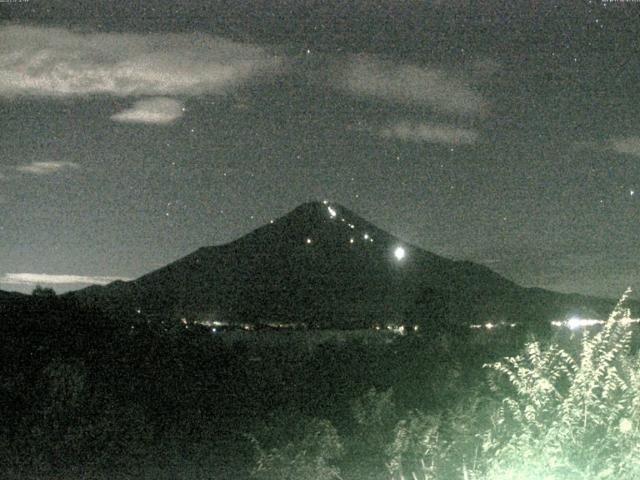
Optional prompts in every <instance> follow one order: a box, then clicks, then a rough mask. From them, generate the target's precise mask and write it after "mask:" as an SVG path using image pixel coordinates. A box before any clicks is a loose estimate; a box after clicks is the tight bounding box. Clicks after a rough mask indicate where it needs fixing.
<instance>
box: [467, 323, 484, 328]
mask: <svg viewBox="0 0 640 480" xmlns="http://www.w3.org/2000/svg"><path fill="white" fill-rule="evenodd" d="M469 328H474V329H479V328H482V325H478V324H473V325H469Z"/></svg>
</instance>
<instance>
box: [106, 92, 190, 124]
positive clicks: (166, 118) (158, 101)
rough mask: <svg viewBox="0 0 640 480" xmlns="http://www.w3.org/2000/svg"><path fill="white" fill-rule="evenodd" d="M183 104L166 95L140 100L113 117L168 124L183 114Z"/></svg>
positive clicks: (129, 120) (137, 121)
mask: <svg viewBox="0 0 640 480" xmlns="http://www.w3.org/2000/svg"><path fill="white" fill-rule="evenodd" d="M183 111H184V110H183V104H182V103H181V102H179V101H177V100H174V99H172V98H166V97H155V98H148V99H145V100H139V101H137V102H136V103H134V104H133V107H131V108H128V109H126V110H124V111H122V112H120V113H117V114H115V115H113V116H112V117H111V120H114V121H116V122H129V123H151V124H160V125H164V124H168V123H171V122H173V121H175V120H177V119H178V118H180V117H181V116H182V114H183Z"/></svg>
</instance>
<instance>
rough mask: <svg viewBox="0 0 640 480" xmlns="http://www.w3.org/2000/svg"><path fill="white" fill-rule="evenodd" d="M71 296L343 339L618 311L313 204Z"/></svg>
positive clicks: (124, 307) (603, 302)
mask: <svg viewBox="0 0 640 480" xmlns="http://www.w3.org/2000/svg"><path fill="white" fill-rule="evenodd" d="M398 248H401V249H403V251H404V253H405V256H404V258H402V259H398V258H397V257H396V256H395V253H396V250H397V249H398ZM67 295H68V296H69V297H72V298H75V299H77V300H79V301H80V302H82V303H88V304H91V305H98V306H100V307H102V308H106V309H110V310H126V311H129V312H131V311H139V312H140V313H141V314H142V315H154V314H157V315H166V314H170V315H171V316H173V317H176V318H181V317H187V318H189V319H210V320H215V319H217V320H221V321H228V322H257V323H269V322H280V323H291V322H295V323H305V324H307V325H309V326H314V327H344V328H349V327H361V326H371V325H373V324H389V323H403V322H409V323H411V324H423V325H424V324H426V325H433V324H434V323H435V324H446V325H459V324H461V323H482V322H494V323H497V322H500V321H507V322H511V321H527V322H530V321H541V322H543V321H547V320H549V319H552V318H557V317H563V316H566V315H568V314H571V313H589V314H592V315H593V314H597V315H599V316H606V314H607V313H608V312H609V311H610V309H611V307H612V306H613V304H614V302H613V301H610V300H602V299H595V298H590V297H584V296H580V295H564V294H558V293H554V292H550V291H546V290H542V289H537V288H523V287H520V286H518V285H517V284H515V283H514V282H512V281H510V280H508V279H506V278H504V277H502V276H500V275H498V274H496V273H495V272H493V271H491V270H490V269H488V268H486V267H484V266H482V265H477V264H474V263H472V262H468V261H454V260H451V259H447V258H444V257H441V256H438V255H435V254H433V253H429V252H427V251H425V250H422V249H421V248H419V247H416V246H414V245H410V244H408V243H406V242H403V241H402V240H400V239H399V238H397V237H394V236H393V235H391V234H389V233H387V232H385V231H383V230H381V229H379V228H377V227H375V226H374V225H372V224H370V223H369V222H367V221H366V220H364V219H362V218H361V217H359V216H358V215H357V214H355V213H353V212H351V211H349V210H348V209H346V208H344V207H342V206H340V205H337V204H332V203H324V202H311V203H305V204H303V205H301V206H299V207H298V208H296V209H295V210H293V211H292V212H290V213H289V214H287V215H285V216H284V217H282V218H279V219H277V220H275V221H273V222H271V223H270V224H267V225H265V226H263V227H260V228H258V229H257V230H255V231H253V232H251V233H249V234H247V235H246V236H244V237H242V238H239V239H238V240H235V241H233V242H231V243H228V244H225V245H220V246H213V247H204V248H200V249H199V250H197V251H195V252H193V253H191V254H189V255H187V256H186V257H184V258H181V259H180V260H177V261H176V262H173V263H171V264H169V265H167V266H166V267H163V268H160V269H158V270H156V271H153V272H151V273H149V274H147V275H144V276H142V277H140V278H138V279H136V280H133V281H130V282H121V281H118V282H114V283H111V284H109V285H107V286H93V287H89V288H86V289H83V290H79V291H76V292H71V293H69V294H67Z"/></svg>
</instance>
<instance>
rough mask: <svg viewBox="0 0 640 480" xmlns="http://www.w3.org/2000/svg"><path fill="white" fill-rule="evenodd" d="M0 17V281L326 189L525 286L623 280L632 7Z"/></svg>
mask: <svg viewBox="0 0 640 480" xmlns="http://www.w3.org/2000/svg"><path fill="white" fill-rule="evenodd" d="M131 4H135V5H131ZM0 19H2V20H1V22H2V23H0V119H1V120H0V288H2V289H4V290H19V291H27V292H28V291H30V290H31V289H33V287H34V285H35V284H36V283H39V284H42V285H46V286H52V287H53V288H55V289H56V291H59V292H62V291H65V290H69V289H74V288H80V287H82V286H84V285H85V284H86V282H97V283H105V282H107V281H109V280H111V279H113V278H136V277H138V276H140V275H142V274H144V273H147V272H149V271H151V270H154V269H156V268H158V267H161V266H163V265H166V264H167V263H169V262H172V261H174V260H176V259H178V258H180V257H182V256H184V255H186V254H188V253H190V252H191V251H193V250H195V249H197V248H198V247H201V246H208V245H216V244H222V243H226V242H229V241H231V240H234V239H236V238H238V237H240V236H242V235H244V234H246V233H248V232H249V231H251V230H253V229H255V228H257V227H259V226H261V225H263V224H265V223H268V222H269V220H271V219H273V218H277V217H278V216H281V215H283V214H285V213H287V212H288V211H289V210H291V209H293V208H295V207H296V206H297V205H298V204H300V203H302V202H305V201H309V200H324V199H328V200H330V201H332V202H335V203H338V204H342V205H344V206H345V207H347V208H349V209H351V210H353V211H355V212H357V213H358V214H360V215H361V216H363V217H364V218H366V219H368V220H370V221H371V222H372V223H374V224H376V225H377V226H379V227H381V228H383V229H385V230H387V231H389V232H390V233H392V234H394V235H396V236H398V237H400V238H402V239H403V240H405V241H407V242H410V243H413V244H416V245H418V246H420V247H422V248H424V249H426V250H428V251H431V252H434V253H437V254H440V255H445V256H448V257H452V258H456V259H468V260H472V261H474V262H478V263H482V264H484V265H487V266H488V267H490V268H491V269H493V270H495V271H496V272H498V273H500V274H503V275H505V276H506V277H508V278H510V279H512V280H514V281H516V282H518V283H520V284H522V285H525V286H539V287H545V288H550V289H554V290H558V291H563V292H578V293H584V294H596V295H601V296H610V297H617V296H619V295H620V294H621V293H622V292H623V291H624V289H625V287H627V286H629V285H630V286H632V287H634V286H637V283H638V278H639V272H640V241H639V238H640V223H639V221H638V220H639V218H640V112H639V106H640V81H639V75H640V55H639V51H638V47H639V45H638V43H639V42H640V2H630V1H626V2H597V1H593V2H579V1H564V2H542V1H527V2H518V1H509V2H503V1H498V0H496V1H482V0H481V1H471V0H468V1H457V0H446V1H434V2H424V1H423V2H418V1H410V0H405V1H401V0H387V1H381V0H362V1H359V0H352V1H338V0H326V1H319V0H318V1H306V0H295V1H294V0H288V1H285V0H282V1H275V0H273V1H268V0H265V1H260V2H258V1H256V2H249V1H243V0H229V1H218V2H215V1H203V0H190V1H186V0H171V1H167V0H156V1H144V0H142V1H136V2H116V1H115V0H114V1H110V2H105V1H100V0H99V1H95V0H92V1H85V0H61V1H55V0H29V1H23V2H6V1H5V3H0ZM636 192H637V193H636Z"/></svg>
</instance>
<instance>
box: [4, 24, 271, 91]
mask: <svg viewBox="0 0 640 480" xmlns="http://www.w3.org/2000/svg"><path fill="white" fill-rule="evenodd" d="M282 63H283V62H282V59H281V58H280V57H277V56H275V55H270V54H268V53H267V52H266V51H265V50H263V49H262V48H259V47H257V46H253V45H247V44H241V43H237V42H232V41H229V40H225V39H221V38H218V37H212V36H210V35H204V34H195V33H194V34H149V35H140V34H132V33H76V32H72V31H70V30H65V29H58V28H42V27H24V26H15V25H12V26H6V27H3V28H0V96H14V95H34V96H72V95H88V94H111V95H117V96H129V95H182V94H184V95H196V94H202V93H223V92H224V91H226V90H227V89H229V88H231V87H234V86H237V85H239V84H241V83H242V82H245V81H247V80H248V79H250V78H254V77H256V76H258V75H260V74H263V73H266V72H272V71H274V70H277V68H278V67H279V66H281V65H282Z"/></svg>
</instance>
